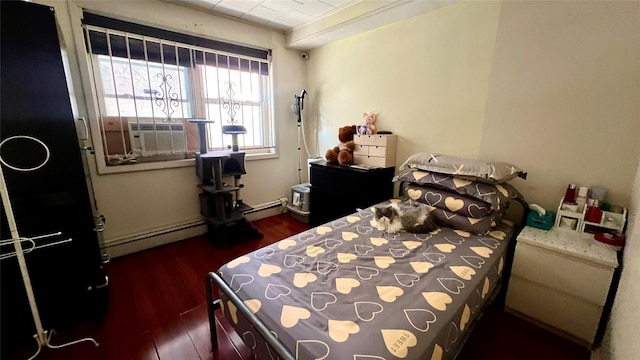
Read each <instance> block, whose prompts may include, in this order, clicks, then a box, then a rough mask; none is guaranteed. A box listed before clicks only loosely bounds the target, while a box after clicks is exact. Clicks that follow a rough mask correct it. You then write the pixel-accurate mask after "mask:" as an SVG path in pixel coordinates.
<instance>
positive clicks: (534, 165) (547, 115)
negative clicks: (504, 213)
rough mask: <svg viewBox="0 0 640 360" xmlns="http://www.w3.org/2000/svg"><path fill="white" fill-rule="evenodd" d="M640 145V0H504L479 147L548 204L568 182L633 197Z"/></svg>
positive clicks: (622, 200)
mask: <svg viewBox="0 0 640 360" xmlns="http://www.w3.org/2000/svg"><path fill="white" fill-rule="evenodd" d="M639 146H640V3H638V2H615V1H594V2H583V1H557V2H535V1H532V2H504V3H503V5H502V10H501V12H500V26H499V27H498V34H497V40H496V47H495V55H494V60H493V64H492V71H491V77H490V78H489V88H488V96H487V110H486V116H485V123H484V127H483V131H482V142H481V144H480V151H479V155H480V156H481V157H483V158H488V159H495V158H504V159H506V160H509V161H513V162H514V163H517V164H519V165H520V166H522V167H524V168H525V169H527V170H528V171H529V178H528V179H527V181H522V182H518V183H517V184H518V188H519V189H520V190H521V191H522V192H523V193H524V194H525V196H526V197H527V198H528V199H530V200H532V201H535V202H539V203H541V204H542V205H543V206H545V207H547V208H551V207H553V206H556V207H557V203H558V202H559V200H560V198H561V197H562V195H563V194H564V189H565V188H566V186H567V184H569V183H577V184H579V185H585V186H590V185H602V186H605V187H607V188H608V189H609V194H608V196H607V199H609V200H610V201H611V202H613V203H616V204H623V205H624V206H629V205H630V190H631V187H632V185H633V179H634V175H635V165H636V163H637V160H638V155H639V149H640V147H639Z"/></svg>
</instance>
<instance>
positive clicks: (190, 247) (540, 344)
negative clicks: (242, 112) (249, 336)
mask: <svg viewBox="0 0 640 360" xmlns="http://www.w3.org/2000/svg"><path fill="white" fill-rule="evenodd" d="M253 224H254V225H255V226H256V227H257V228H258V229H259V230H260V231H261V232H262V234H263V235H264V237H262V238H260V239H251V240H243V241H242V242H239V243H237V244H235V245H232V246H214V245H213V243H212V242H211V241H210V240H207V239H206V238H204V237H198V238H194V239H189V240H185V241H181V242H178V243H173V244H169V245H166V246H162V247H158V248H155V249H151V250H147V251H144V252H140V253H137V254H132V255H129V256H125V257H122V258H118V259H114V260H113V261H112V262H111V263H110V264H108V265H107V272H108V275H109V277H110V285H109V296H110V299H109V311H108V313H107V316H106V318H105V321H104V324H103V325H102V326H99V325H98V324H97V323H94V322H90V323H84V324H81V325H79V326H77V327H76V328H74V329H71V330H68V331H65V332H62V333H61V334H57V335H55V336H54V337H53V340H52V342H53V343H54V344H58V343H62V342H65V341H70V340H75V339H77V338H79V337H84V336H92V337H94V338H95V339H96V340H97V341H98V342H99V343H100V346H99V347H97V348H96V347H94V346H93V345H91V344H90V343H81V344H77V345H73V346H70V347H66V348H62V349H44V350H43V352H42V353H41V354H40V355H39V356H38V358H37V359H42V360H62V359H65V360H76V359H78V360H86V359H96V360H112V359H113V360H115V359H118V360H121V359H132V360H137V359H144V360H146V359H149V360H151V359H153V360H174V359H179V360H192V359H193V360H196V359H203V360H204V359H206V360H210V359H215V360H217V359H220V360H245V359H252V358H253V355H252V354H251V352H250V350H249V348H248V347H247V346H245V345H244V344H243V343H242V341H241V340H240V337H239V336H238V335H237V334H236V333H235V332H234V331H233V329H232V328H231V326H230V325H229V323H228V322H227V321H226V320H225V319H224V317H222V315H221V314H220V313H219V312H218V313H217V322H216V326H217V329H218V343H219V346H218V348H216V349H213V350H212V349H211V344H210V341H209V324H208V319H207V308H206V305H205V303H206V301H205V285H204V283H205V281H204V279H205V276H206V274H207V272H209V271H214V270H216V269H217V268H218V267H220V265H222V264H223V263H225V262H228V261H230V260H231V259H233V258H235V257H237V256H239V255H242V254H244V253H246V252H249V251H251V250H254V249H257V248H259V247H262V246H265V245H268V244H271V243H273V242H275V241H278V240H281V239H283V238H285V237H288V236H290V235H293V234H295V233H298V232H300V231H303V230H305V229H307V228H308V227H307V225H305V224H302V223H299V222H296V221H295V220H293V219H291V218H290V217H289V215H287V214H283V215H278V216H274V217H270V218H267V219H262V220H259V221H255V222H254V223H253ZM32 345H33V346H29V347H24V348H21V349H20V350H19V351H17V352H16V353H14V354H12V355H11V356H10V357H9V358H8V359H26V358H28V357H29V356H31V354H33V352H34V351H35V342H34V343H33V344H32ZM459 359H461V360H471V359H473V360H483V359H487V360H489V359H491V360H502V359H505V360H506V359H547V360H549V359H563V360H564V359H567V360H573V359H575V360H586V359H589V352H588V351H587V350H585V349H584V348H581V347H579V346H577V345H575V344H573V343H571V342H569V341H567V340H565V339H563V338H561V337H558V336H556V335H554V334H551V333H549V332H547V331H545V330H543V329H540V328H538V327H536V326H534V325H531V324H529V323H527V322H525V321H523V320H521V319H519V318H516V317H514V316H513V315H511V314H507V313H504V312H502V311H501V310H500V309H490V310H489V311H487V313H486V314H485V316H483V318H482V319H481V321H480V322H479V323H478V326H477V327H476V328H475V330H474V333H473V334H472V336H471V337H470V339H469V342H468V343H467V345H466V346H465V348H464V349H463V351H462V353H461V354H460V357H459ZM345 360H348V359H345Z"/></svg>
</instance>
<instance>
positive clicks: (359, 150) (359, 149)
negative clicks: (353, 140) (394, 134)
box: [353, 144, 370, 155]
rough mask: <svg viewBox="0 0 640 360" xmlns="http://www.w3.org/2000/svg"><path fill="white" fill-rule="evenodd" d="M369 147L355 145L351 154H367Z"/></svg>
mask: <svg viewBox="0 0 640 360" xmlns="http://www.w3.org/2000/svg"><path fill="white" fill-rule="evenodd" d="M369 148H370V146H367V145H357V144H356V147H355V148H354V149H353V154H354V155H369Z"/></svg>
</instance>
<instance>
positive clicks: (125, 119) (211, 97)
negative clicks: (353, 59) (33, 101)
mask: <svg viewBox="0 0 640 360" xmlns="http://www.w3.org/2000/svg"><path fill="white" fill-rule="evenodd" d="M85 39H86V42H87V50H88V53H89V56H90V58H91V64H92V71H93V80H94V85H95V94H96V101H97V105H98V108H99V111H100V119H99V121H98V123H99V126H100V135H101V138H102V143H103V147H104V149H105V151H104V152H105V157H106V160H107V164H110V165H121V164H127V163H131V162H144V161H165V160H174V159H183V158H187V157H192V156H193V153H194V152H195V151H198V149H199V144H198V135H197V126H196V125H195V124H192V123H190V122H189V121H188V119H192V118H198V119H207V120H213V121H214V123H211V124H208V125H207V140H208V146H209V149H210V150H221V149H226V148H227V147H228V146H229V145H231V136H230V135H223V134H222V126H224V125H243V126H244V127H246V129H247V133H246V134H244V135H241V136H240V137H239V139H238V140H239V145H240V148H241V149H243V150H244V151H246V152H247V153H249V154H251V153H272V152H273V151H274V147H275V144H274V130H273V122H272V120H271V108H270V105H271V91H270V90H271V79H270V77H269V76H270V69H269V63H268V60H267V59H262V58H257V57H252V56H247V55H242V54H235V53H232V52H228V51H220V50H215V49H209V48H206V47H201V46H194V45H188V44H185V43H181V42H176V41H170V40H163V39H160V38H155V37H149V36H143V35H138V34H135V33H129V32H124V31H119V30H112V29H108V28H104V27H98V26H93V25H85Z"/></svg>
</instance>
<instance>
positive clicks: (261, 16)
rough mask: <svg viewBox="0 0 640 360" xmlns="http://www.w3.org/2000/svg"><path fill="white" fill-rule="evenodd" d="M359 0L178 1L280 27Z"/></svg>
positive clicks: (299, 22)
mask: <svg viewBox="0 0 640 360" xmlns="http://www.w3.org/2000/svg"><path fill="white" fill-rule="evenodd" d="M358 1H359V0H177V2H181V3H186V4H189V5H192V6H195V7H198V8H203V9H206V10H209V11H213V12H218V13H222V14H226V15H230V16H233V17H237V18H240V19H243V20H247V21H250V22H254V23H258V24H262V25H267V26H270V27H273V28H276V29H280V30H285V31H286V30H292V29H293V28H295V27H296V26H299V25H302V24H306V23H309V22H312V21H314V20H317V19H320V18H322V17H324V16H326V15H328V14H330V13H332V12H334V11H336V10H339V9H341V8H344V7H347V6H349V5H353V4H354V3H356V2H358Z"/></svg>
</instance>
